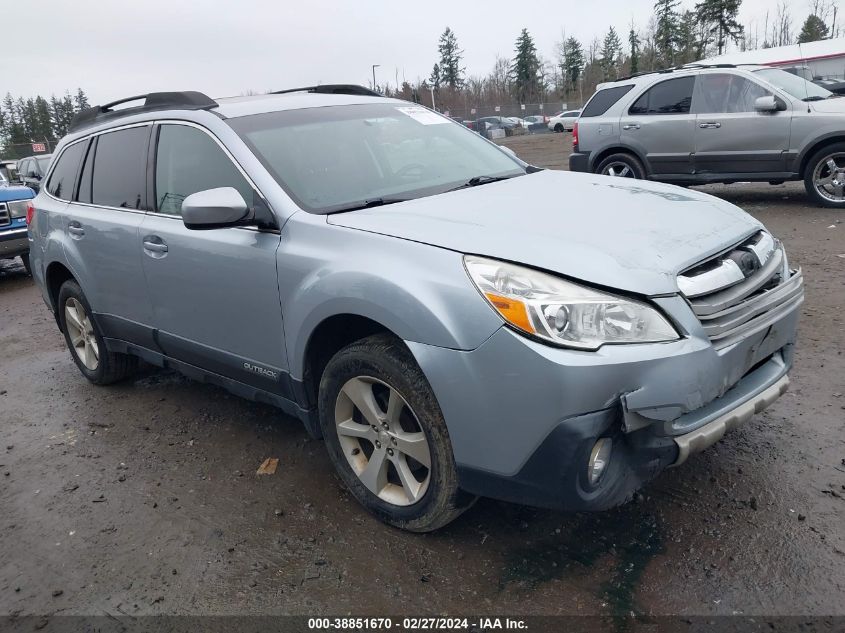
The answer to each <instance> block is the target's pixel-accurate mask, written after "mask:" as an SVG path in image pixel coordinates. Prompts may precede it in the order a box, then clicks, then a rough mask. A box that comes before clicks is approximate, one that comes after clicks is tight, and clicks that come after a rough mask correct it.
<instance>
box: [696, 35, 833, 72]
mask: <svg viewBox="0 0 845 633" xmlns="http://www.w3.org/2000/svg"><path fill="white" fill-rule="evenodd" d="M700 63H702V64H736V65H738V64H760V65H762V66H781V67H786V66H807V67H809V68H810V71H811V72H812V73H813V76H814V77H820V78H822V79H840V80H841V79H843V78H845V38H838V39H835V40H822V41H820V42H808V43H807V44H792V45H790V46H778V47H777V48H761V49H758V50H754V51H745V52H742V53H728V54H727V55H720V56H719V57H711V58H709V59H706V60H702V61H701V62H700Z"/></svg>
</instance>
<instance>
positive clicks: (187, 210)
mask: <svg viewBox="0 0 845 633" xmlns="http://www.w3.org/2000/svg"><path fill="white" fill-rule="evenodd" d="M251 215H252V214H251V212H250V210H249V207H248V206H247V204H246V202H245V201H244V199H243V196H241V194H240V193H239V192H238V190H237V189H235V188H234V187H219V188H217V189H206V190H205V191H198V192H197V193H192V194H191V195H190V196H188V197H187V198H185V199H184V200H183V201H182V222H184V223H185V226H186V227H187V228H189V229H198V230H199V229H219V228H223V227H226V226H237V225H242V224H244V221H245V220H250V219H251Z"/></svg>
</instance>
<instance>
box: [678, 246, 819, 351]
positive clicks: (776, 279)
mask: <svg viewBox="0 0 845 633" xmlns="http://www.w3.org/2000/svg"><path fill="white" fill-rule="evenodd" d="M678 287H679V288H680V290H681V292H682V293H683V295H684V296H685V297H686V299H687V301H688V302H689V304H690V306H691V307H692V309H693V312H695V315H696V316H697V317H698V320H699V321H700V322H701V325H702V327H703V328H704V332H705V333H706V334H707V336H708V337H709V338H710V340H711V341H712V342H713V345H714V346H716V347H717V348H722V347H727V346H728V345H732V344H733V343H736V342H737V341H739V340H741V339H743V338H745V337H746V336H750V335H751V334H753V333H754V332H758V331H760V330H761V329H763V328H766V327H768V326H770V325H771V324H772V323H774V322H776V321H777V320H778V319H779V318H780V317H781V316H782V315H783V314H785V313H786V312H789V311H790V310H791V309H792V308H794V307H795V306H797V305H799V304H800V303H801V302H802V301H803V299H804V279H803V277H802V275H801V271H800V270H790V268H789V264H788V262H787V260H786V253H785V252H784V250H783V247H782V246H781V244H780V243H779V242H776V241H775V240H774V239H773V238H772V236H771V235H769V234H768V233H766V232H765V231H760V232H758V233H756V234H755V235H753V236H751V237H750V238H748V239H747V240H745V241H743V242H741V243H740V244H737V245H736V246H734V247H733V248H731V249H730V250H728V251H726V252H724V253H721V254H719V255H716V256H715V257H711V258H710V259H708V260H705V261H704V262H701V263H700V264H696V265H695V266H693V267H692V268H690V269H688V270H686V271H684V272H683V273H681V274H680V275H678Z"/></svg>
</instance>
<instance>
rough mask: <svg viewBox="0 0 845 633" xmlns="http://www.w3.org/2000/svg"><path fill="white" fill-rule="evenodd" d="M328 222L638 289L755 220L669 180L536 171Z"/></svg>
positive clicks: (673, 287)
mask: <svg viewBox="0 0 845 633" xmlns="http://www.w3.org/2000/svg"><path fill="white" fill-rule="evenodd" d="M328 222H329V223H330V224H334V225H338V226H344V227H348V228H352V229H359V230H362V231H370V232H374V233H381V234H384V235H390V236H394V237H398V238H402V239H407V240H413V241H416V242H422V243H425V244H431V245H434V246H439V247H442V248H447V249H451V250H454V251H458V252H461V253H471V254H475V255H483V256H488V257H494V258H498V259H503V260H508V261H512V262H517V263H522V264H527V265H530V266H534V267H537V268H541V269H545V270H548V271H552V272H557V273H560V274H562V275H565V276H568V277H571V278H574V279H579V280H583V281H586V282H589V283H592V284H597V285H602V286H606V287H609V288H618V289H620V290H627V291H630V292H635V293H639V294H644V295H655V294H665V293H675V292H677V291H678V286H677V282H676V275H677V273H678V272H680V271H682V270H684V269H685V268H687V267H689V266H691V265H692V264H695V263H697V262H699V261H700V260H702V259H704V258H705V257H708V256H710V255H713V254H715V253H717V252H719V251H721V250H724V249H726V248H729V247H730V246H732V245H733V244H735V243H737V242H739V241H740V240H742V239H743V238H745V237H746V236H748V235H750V234H752V233H753V232H754V231H756V230H758V229H759V228H761V225H760V224H759V223H758V222H757V221H756V220H754V219H753V218H752V217H751V216H749V215H747V214H746V213H745V212H743V211H742V210H741V209H739V208H738V207H735V206H734V205H732V204H729V203H727V202H724V201H722V200H719V199H718V198H714V197H712V196H709V195H706V194H702V193H698V192H694V191H690V190H687V189H681V188H679V187H674V186H671V185H664V184H659V183H653V182H647V181H635V180H628V179H611V178H610V177H607V176H596V175H592V174H579V173H566V172H559V171H542V172H538V173H534V174H528V175H526V176H520V177H517V178H512V179H510V180H505V181H501V182H494V183H490V184H486V185H481V186H478V187H472V188H467V189H462V190H459V191H454V192H450V193H444V194H440V195H435V196H429V197H426V198H419V199H417V200H410V201H408V202H403V203H396V204H392V205H390V206H384V207H377V208H373V209H364V210H360V211H352V212H348V213H339V214H335V215H331V216H329V218H328Z"/></svg>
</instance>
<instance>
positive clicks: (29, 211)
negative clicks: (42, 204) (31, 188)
mask: <svg viewBox="0 0 845 633" xmlns="http://www.w3.org/2000/svg"><path fill="white" fill-rule="evenodd" d="M33 215H35V206H34V205H33V204H32V203H31V202H30V203H29V204H28V205H26V225H27V226H29V225H30V224H31V223H32V216H33Z"/></svg>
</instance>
